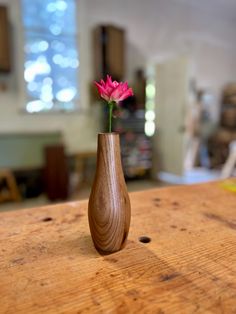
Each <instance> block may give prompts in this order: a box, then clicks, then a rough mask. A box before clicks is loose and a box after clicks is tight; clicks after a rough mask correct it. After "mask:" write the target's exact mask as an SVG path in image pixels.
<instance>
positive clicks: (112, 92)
mask: <svg viewBox="0 0 236 314" xmlns="http://www.w3.org/2000/svg"><path fill="white" fill-rule="evenodd" d="M94 83H95V85H96V86H97V89H98V92H99V94H100V96H101V97H102V98H103V99H105V100H106V101H107V102H116V103H118V102H120V101H122V100H124V99H126V98H127V97H129V96H133V90H132V88H129V86H128V83H127V82H125V83H123V82H120V83H118V82H117V81H113V82H112V79H111V76H109V75H107V80H106V82H104V81H103V80H101V81H100V83H98V82H94Z"/></svg>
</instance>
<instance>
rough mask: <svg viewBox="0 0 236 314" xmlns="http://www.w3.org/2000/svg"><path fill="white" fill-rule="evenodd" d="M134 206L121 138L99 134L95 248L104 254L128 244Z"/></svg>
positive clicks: (91, 214) (92, 201)
mask: <svg viewBox="0 0 236 314" xmlns="http://www.w3.org/2000/svg"><path fill="white" fill-rule="evenodd" d="M130 216H131V207H130V200H129V195H128V192H127V188H126V183H125V179H124V174H123V170H122V165H121V155H120V138H119V134H116V133H100V134H98V146H97V166H96V174H95V178H94V182H93V185H92V190H91V194H90V197H89V205H88V218H89V227H90V232H91V236H92V239H93V242H94V245H95V247H96V249H97V250H98V251H101V252H109V253H112V252H116V251H119V250H121V249H122V248H123V246H124V245H125V242H126V239H127V236H128V232H129V226H130Z"/></svg>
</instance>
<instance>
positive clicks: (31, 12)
mask: <svg viewBox="0 0 236 314" xmlns="http://www.w3.org/2000/svg"><path fill="white" fill-rule="evenodd" d="M22 13H23V14H22V17H23V25H24V27H25V28H28V29H36V30H45V31H46V32H49V33H51V34H53V35H60V34H62V33H69V34H75V33H76V5H75V1H74V0H67V1H63V0H22Z"/></svg>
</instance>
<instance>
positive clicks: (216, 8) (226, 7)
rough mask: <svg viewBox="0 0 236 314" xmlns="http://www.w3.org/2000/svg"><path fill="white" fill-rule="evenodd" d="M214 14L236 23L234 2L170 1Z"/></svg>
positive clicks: (234, 0)
mask: <svg viewBox="0 0 236 314" xmlns="http://www.w3.org/2000/svg"><path fill="white" fill-rule="evenodd" d="M172 1H173V2H177V3H181V4H185V5H189V6H192V7H196V8H198V9H201V10H204V11H208V12H209V13H213V14H216V15H217V16H219V17H222V18H224V19H229V20H231V21H233V22H235V23H236V0H172Z"/></svg>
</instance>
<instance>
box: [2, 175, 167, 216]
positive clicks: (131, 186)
mask: <svg viewBox="0 0 236 314" xmlns="http://www.w3.org/2000/svg"><path fill="white" fill-rule="evenodd" d="M165 185H167V184H166V183H161V182H157V181H151V180H137V181H128V182H127V188H128V191H129V192H132V191H139V190H147V189H150V188H154V187H162V186H165ZM90 188H91V187H90V186H89V185H86V186H84V187H83V188H80V190H79V191H78V192H76V193H73V195H72V196H71V197H70V199H69V200H68V201H70V200H83V199H88V197H89V194H90ZM49 204H53V203H52V202H50V201H48V200H47V198H46V196H45V195H42V196H39V197H37V198H32V199H27V200H24V201H23V202H19V203H15V202H14V203H13V202H8V203H3V204H0V212H3V211H10V210H16V209H22V208H33V207H38V206H44V205H49Z"/></svg>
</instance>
